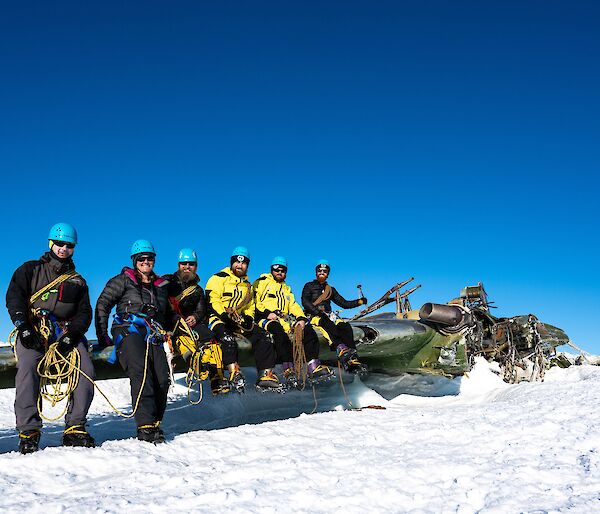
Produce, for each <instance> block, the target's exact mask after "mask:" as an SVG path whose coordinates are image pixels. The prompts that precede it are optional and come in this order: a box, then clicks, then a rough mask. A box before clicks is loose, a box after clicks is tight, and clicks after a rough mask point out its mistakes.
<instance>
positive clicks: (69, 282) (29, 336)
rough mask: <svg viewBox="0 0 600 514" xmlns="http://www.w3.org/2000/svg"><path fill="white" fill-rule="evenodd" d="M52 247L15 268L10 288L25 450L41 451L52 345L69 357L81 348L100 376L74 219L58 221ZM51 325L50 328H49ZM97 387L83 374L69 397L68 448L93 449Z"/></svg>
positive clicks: (85, 363) (87, 365)
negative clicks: (45, 364) (42, 369)
mask: <svg viewBox="0 0 600 514" xmlns="http://www.w3.org/2000/svg"><path fill="white" fill-rule="evenodd" d="M48 244H49V246H50V251H49V252H46V253H45V254H44V255H42V257H41V258H40V259H38V260H35V261H28V262H26V263H25V264H23V265H22V266H20V267H19V268H17V270H16V271H15V272H14V274H13V276H12V279H11V281H10V284H9V286H8V290H7V292H6V307H7V309H8V313H9V315H10V319H11V320H12V322H13V323H14V324H15V327H16V330H17V341H16V345H15V349H14V350H15V355H16V358H17V361H18V365H17V376H16V377H15V414H16V418H17V430H18V431H19V451H20V452H21V453H32V452H35V451H37V450H38V447H39V441H40V434H41V428H42V419H41V417H40V413H39V412H38V401H39V394H40V376H39V374H38V371H37V367H38V364H39V362H40V361H41V360H42V358H43V357H44V355H45V353H46V351H47V350H48V347H49V345H50V344H52V343H54V342H56V343H57V346H56V349H57V351H58V352H59V353H60V354H61V355H62V356H63V357H65V358H67V356H68V354H69V353H70V352H71V351H73V350H75V351H76V352H77V353H78V354H79V359H80V362H79V368H80V369H81V371H83V372H84V373H85V374H86V375H87V376H88V377H89V378H90V379H92V380H93V379H94V378H95V374H94V365H93V364H92V359H91V358H90V355H89V353H88V348H87V341H86V339H85V333H86V332H87V329H88V328H89V326H90V324H91V322H92V307H91V305H90V296H89V292H88V286H87V284H86V281H85V280H84V279H83V277H82V276H81V275H79V273H77V272H76V271H75V263H74V262H73V254H74V252H75V246H76V245H77V231H76V230H75V227H73V226H72V225H69V224H68V223H57V224H56V225H54V226H53V227H52V228H51V229H50V233H49V234H48ZM42 325H43V326H44V327H45V328H48V327H50V333H49V332H48V330H43V329H42ZM93 398H94V385H93V384H92V382H90V380H88V379H87V378H84V377H83V376H80V380H79V381H78V382H77V386H76V387H75V389H74V390H73V392H72V393H71V395H70V397H69V399H68V402H69V403H68V407H67V411H66V415H65V423H66V428H65V431H64V434H63V438H62V444H63V446H84V447H93V446H95V441H94V439H93V438H92V436H91V435H90V434H89V433H88V432H87V430H86V429H85V424H86V421H87V420H86V417H87V413H88V410H89V408H90V405H91V404H92V399H93Z"/></svg>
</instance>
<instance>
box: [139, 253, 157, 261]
mask: <svg viewBox="0 0 600 514" xmlns="http://www.w3.org/2000/svg"><path fill="white" fill-rule="evenodd" d="M155 260H156V257H154V256H153V255H141V256H140V257H138V258H137V259H136V260H135V262H154V261H155Z"/></svg>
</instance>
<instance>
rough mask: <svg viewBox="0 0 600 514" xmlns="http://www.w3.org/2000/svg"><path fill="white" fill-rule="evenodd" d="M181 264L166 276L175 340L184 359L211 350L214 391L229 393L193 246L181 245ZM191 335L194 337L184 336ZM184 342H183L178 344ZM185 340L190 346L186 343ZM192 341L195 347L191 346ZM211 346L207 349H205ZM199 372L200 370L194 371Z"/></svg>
mask: <svg viewBox="0 0 600 514" xmlns="http://www.w3.org/2000/svg"><path fill="white" fill-rule="evenodd" d="M178 262H179V264H178V266H177V271H176V272H175V273H173V274H172V275H165V279H167V280H168V281H169V284H168V286H167V291H168V293H169V302H170V303H171V309H172V311H173V319H172V322H171V327H172V328H173V338H172V340H173V342H174V346H176V350H177V351H178V352H179V353H180V354H181V355H182V357H183V358H184V359H185V360H188V361H189V360H191V359H192V358H193V354H194V352H197V351H201V349H202V348H203V347H204V349H205V350H204V351H210V355H211V357H212V360H214V361H215V363H214V364H211V366H210V373H211V378H210V386H211V390H212V392H213V394H215V395H216V394H226V393H228V392H229V390H230V388H229V382H228V381H227V380H225V379H224V378H223V368H222V362H221V361H222V357H221V348H220V346H219V344H218V343H217V341H216V340H215V335H214V334H213V333H212V332H211V330H209V328H208V326H207V325H206V323H205V321H206V299H205V297H204V289H202V287H201V286H200V284H199V281H200V279H199V277H198V275H197V273H196V271H197V269H198V257H197V255H196V252H195V251H194V250H193V249H192V248H182V249H181V250H180V251H179V261H178ZM190 333H191V334H192V336H193V337H192V340H191V341H188V339H189V337H188V338H185V337H181V336H185V335H186V334H190ZM179 341H182V342H181V344H178V342H179ZM185 342H187V343H188V345H186V344H184V343H185ZM189 343H192V344H193V347H188V346H189ZM207 348H208V350H206V349H207ZM195 371H196V372H197V373H198V374H199V370H195Z"/></svg>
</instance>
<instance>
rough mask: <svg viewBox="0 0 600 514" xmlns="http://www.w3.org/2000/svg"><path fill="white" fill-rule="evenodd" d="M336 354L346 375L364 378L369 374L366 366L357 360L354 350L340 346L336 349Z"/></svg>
mask: <svg viewBox="0 0 600 514" xmlns="http://www.w3.org/2000/svg"><path fill="white" fill-rule="evenodd" d="M337 354H338V360H339V361H340V364H341V365H342V367H343V368H344V369H345V370H346V371H347V372H348V373H354V374H355V375H359V376H364V375H366V374H367V373H368V372H369V370H368V368H367V366H365V365H364V364H363V363H362V362H360V361H359V360H358V353H356V350H355V349H354V348H348V347H347V346H345V345H343V344H341V345H339V346H338V348H337Z"/></svg>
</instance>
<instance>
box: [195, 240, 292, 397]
mask: <svg viewBox="0 0 600 514" xmlns="http://www.w3.org/2000/svg"><path fill="white" fill-rule="evenodd" d="M249 264H250V253H249V252H248V250H247V248H245V247H243V246H237V247H235V248H234V249H233V252H232V254H231V259H230V266H229V267H227V268H223V269H222V270H221V271H219V272H218V273H216V274H214V275H213V276H212V277H210V279H209V280H208V282H207V284H206V297H207V299H208V303H209V318H208V328H210V329H211V330H212V331H213V332H214V334H215V335H216V336H217V340H218V341H219V342H220V343H221V349H222V351H223V365H224V366H226V367H227V368H228V370H229V383H230V384H231V387H232V389H235V390H236V391H238V392H243V390H244V387H245V382H246V381H245V378H244V375H243V374H242V372H241V370H240V365H239V363H238V346H237V342H236V340H235V336H234V334H235V333H237V334H241V335H243V336H244V337H245V338H246V339H248V340H249V341H250V343H251V344H252V349H253V350H254V358H255V360H256V367H257V369H258V379H257V381H256V387H257V388H258V389H259V390H261V391H268V390H275V391H281V389H282V386H281V383H280V381H279V378H278V377H277V375H276V374H275V373H273V368H274V367H275V361H276V355H275V350H274V349H273V344H272V343H271V341H270V340H269V336H268V335H267V333H266V332H265V331H264V330H263V329H262V328H260V327H259V326H257V325H255V324H254V310H255V307H254V299H253V297H252V286H251V285H250V282H248V276H247V272H248V265H249Z"/></svg>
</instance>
